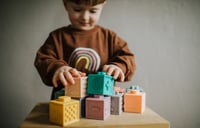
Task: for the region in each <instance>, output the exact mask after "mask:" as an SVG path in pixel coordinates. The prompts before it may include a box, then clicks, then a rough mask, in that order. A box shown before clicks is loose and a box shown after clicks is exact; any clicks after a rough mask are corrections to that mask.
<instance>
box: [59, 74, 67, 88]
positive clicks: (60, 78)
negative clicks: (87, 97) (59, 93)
mask: <svg viewBox="0 0 200 128" xmlns="http://www.w3.org/2000/svg"><path fill="white" fill-rule="evenodd" d="M64 74H65V72H61V73H59V76H58V77H59V80H60V82H61V83H62V84H63V85H64V86H67V81H66V78H65V75H64Z"/></svg>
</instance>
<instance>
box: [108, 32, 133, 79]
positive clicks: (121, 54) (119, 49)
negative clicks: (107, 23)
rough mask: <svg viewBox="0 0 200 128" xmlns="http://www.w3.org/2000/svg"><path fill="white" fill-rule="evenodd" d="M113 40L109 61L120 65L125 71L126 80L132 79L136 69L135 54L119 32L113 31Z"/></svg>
mask: <svg viewBox="0 0 200 128" xmlns="http://www.w3.org/2000/svg"><path fill="white" fill-rule="evenodd" d="M111 42H112V43H111V45H112V46H111V47H112V48H111V59H110V61H109V63H110V64H114V65H117V66H118V67H120V68H121V69H122V71H123V72H124V75H125V81H130V80H131V79H132V77H133V75H134V73H135V70H136V64H135V56H134V54H133V53H132V52H131V51H130V49H129V47H128V44H127V43H126V42H125V41H124V40H123V39H121V38H120V37H119V36H117V34H115V33H113V38H112V41H111Z"/></svg>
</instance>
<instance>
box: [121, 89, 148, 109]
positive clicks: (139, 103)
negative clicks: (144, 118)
mask: <svg viewBox="0 0 200 128" xmlns="http://www.w3.org/2000/svg"><path fill="white" fill-rule="evenodd" d="M144 110H145V93H144V92H139V91H138V90H131V91H130V92H128V93H126V94H125V95H124V111H125V112H133V113H142V112H144Z"/></svg>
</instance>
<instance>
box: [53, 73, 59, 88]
mask: <svg viewBox="0 0 200 128" xmlns="http://www.w3.org/2000/svg"><path fill="white" fill-rule="evenodd" d="M57 81H58V79H57V78H56V75H54V76H53V79H52V83H53V86H54V87H55V88H57V87H58V83H57Z"/></svg>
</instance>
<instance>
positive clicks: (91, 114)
mask: <svg viewBox="0 0 200 128" xmlns="http://www.w3.org/2000/svg"><path fill="white" fill-rule="evenodd" d="M108 116H110V97H104V96H100V95H95V96H94V97H90V98H87V99H86V118H89V119H97V120H105V119H106V118H107V117H108Z"/></svg>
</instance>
